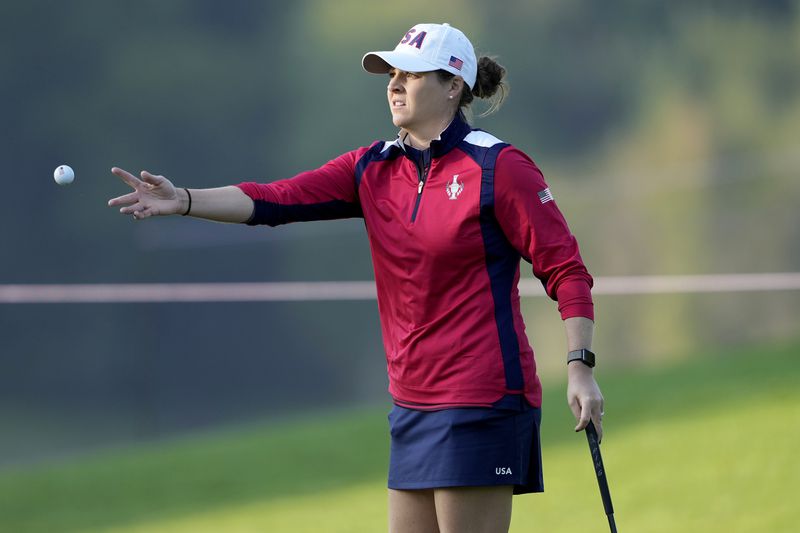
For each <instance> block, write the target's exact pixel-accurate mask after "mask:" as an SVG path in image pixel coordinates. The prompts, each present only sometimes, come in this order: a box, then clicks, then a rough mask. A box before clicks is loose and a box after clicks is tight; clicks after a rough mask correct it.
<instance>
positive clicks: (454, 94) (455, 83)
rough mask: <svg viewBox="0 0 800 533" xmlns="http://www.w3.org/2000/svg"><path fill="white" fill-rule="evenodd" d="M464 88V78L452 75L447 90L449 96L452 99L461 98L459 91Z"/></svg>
mask: <svg viewBox="0 0 800 533" xmlns="http://www.w3.org/2000/svg"><path fill="white" fill-rule="evenodd" d="M463 88H464V79H463V78H461V77H460V76H454V77H453V78H452V79H451V80H450V91H449V95H448V96H449V98H450V99H451V100H452V99H454V98H461V91H462V90H463Z"/></svg>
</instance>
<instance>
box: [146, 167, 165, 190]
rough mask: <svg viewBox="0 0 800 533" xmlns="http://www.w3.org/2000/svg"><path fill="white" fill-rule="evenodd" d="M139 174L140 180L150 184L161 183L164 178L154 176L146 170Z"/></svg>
mask: <svg viewBox="0 0 800 533" xmlns="http://www.w3.org/2000/svg"><path fill="white" fill-rule="evenodd" d="M141 174H142V181H144V182H145V183H147V184H149V185H152V186H157V185H161V184H162V183H163V182H164V179H165V178H164V176H154V175H153V174H150V173H149V172H148V171H146V170H142V173H141Z"/></svg>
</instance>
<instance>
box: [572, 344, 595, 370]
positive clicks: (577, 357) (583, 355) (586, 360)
mask: <svg viewBox="0 0 800 533" xmlns="http://www.w3.org/2000/svg"><path fill="white" fill-rule="evenodd" d="M573 361H580V362H581V363H583V364H584V365H586V366H588V367H589V368H593V367H594V353H593V352H592V351H591V350H587V349H586V348H584V349H582V350H573V351H571V352H569V353H568V354H567V364H570V363H571V362H573Z"/></svg>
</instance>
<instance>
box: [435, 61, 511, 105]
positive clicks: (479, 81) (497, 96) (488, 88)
mask: <svg viewBox="0 0 800 533" xmlns="http://www.w3.org/2000/svg"><path fill="white" fill-rule="evenodd" d="M436 73H437V74H438V75H439V79H440V80H441V81H443V82H446V81H450V80H451V79H453V78H454V77H455V75H454V74H451V73H450V72H447V71H446V70H437V71H436ZM505 75H506V69H505V67H503V66H502V65H501V64H499V63H498V62H496V61H495V60H494V58H491V57H487V56H482V57H481V58H480V59H478V76H477V78H476V80H475V88H473V89H470V88H469V86H468V85H467V84H466V83H465V84H464V87H463V89H462V90H461V98H460V100H459V102H458V107H459V109H463V108H466V107H469V105H470V104H471V103H472V101H473V100H474V99H475V97H476V96H477V97H478V98H481V99H487V100H488V101H489V108H488V109H487V110H486V111H484V112H483V113H481V114H480V115H479V116H481V117H485V116H486V115H491V114H492V113H494V112H495V111H497V110H498V109H500V106H501V105H502V104H503V101H505V99H506V95H507V94H508V83H507V82H505V81H504V80H503V78H504V77H505Z"/></svg>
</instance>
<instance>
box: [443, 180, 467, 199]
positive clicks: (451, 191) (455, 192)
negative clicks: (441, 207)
mask: <svg viewBox="0 0 800 533" xmlns="http://www.w3.org/2000/svg"><path fill="white" fill-rule="evenodd" d="M445 190H446V191H447V197H448V198H449V199H451V200H457V199H458V196H459V195H460V194H461V193H462V192H463V190H464V183H462V182H460V181H458V174H455V175H454V176H453V181H451V182H450V183H448V184H447V188H446V189H445Z"/></svg>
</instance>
